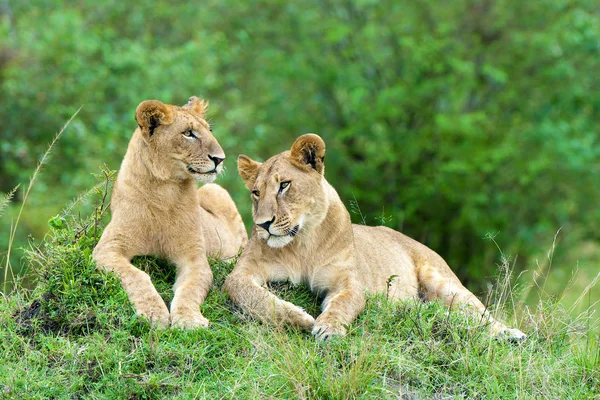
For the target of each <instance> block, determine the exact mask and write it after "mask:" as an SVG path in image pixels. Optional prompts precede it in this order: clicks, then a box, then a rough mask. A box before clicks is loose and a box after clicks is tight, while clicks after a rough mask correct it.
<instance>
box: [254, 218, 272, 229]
mask: <svg viewBox="0 0 600 400" xmlns="http://www.w3.org/2000/svg"><path fill="white" fill-rule="evenodd" d="M273 222H275V217H273V219H271V220H270V221H266V222H261V223H260V224H256V225H258V226H260V227H261V228H263V229H264V230H266V231H267V232H269V227H270V226H271V224H272V223H273Z"/></svg>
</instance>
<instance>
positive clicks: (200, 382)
mask: <svg viewBox="0 0 600 400" xmlns="http://www.w3.org/2000/svg"><path fill="white" fill-rule="evenodd" d="M101 192H102V191H101V190H100V191H99V194H100V197H101V198H103V199H104V197H103V195H102V193H101ZM104 200H105V199H104ZM104 200H103V202H104ZM104 209H105V206H103V205H99V206H98V208H97V211H96V212H95V213H94V215H93V216H90V217H88V218H81V217H79V216H76V217H75V216H71V215H68V214H64V215H62V216H60V217H57V218H53V219H52V220H51V223H50V224H51V226H53V227H54V229H53V230H52V233H51V234H50V235H49V236H48V237H47V238H46V239H45V241H44V242H42V243H41V244H40V245H39V246H36V245H33V244H32V246H31V249H30V250H29V252H28V255H27V257H26V258H25V260H24V262H25V264H26V266H27V268H28V272H29V274H30V275H32V276H34V277H35V280H36V283H37V284H36V286H35V288H34V289H33V290H31V291H28V290H26V289H24V288H22V287H21V286H20V285H19V284H18V282H17V284H16V285H15V287H16V289H15V290H14V291H12V292H11V293H10V294H5V295H4V298H3V301H1V302H0V398H28V399H29V398H31V399H36V398H38V399H47V398H65V399H74V398H77V399H83V398H90V399H93V398H98V399H106V398H110V399H112V398H114V399H154V398H157V399H158V398H166V399H171V398H175V399H193V398H210V399H220V398H225V399H246V398H247V399H257V398H260V399H262V398H274V399H288V398H289V399H296V398H300V399H302V398H319V399H352V398H373V399H375V398H376V399H380V398H384V399H385V398H389V399H396V398H403V399H431V398H437V399H446V398H507V399H513V398H555V399H558V398H570V399H577V398H581V399H589V398H594V397H598V396H600V372H599V371H600V350H599V346H598V342H599V337H598V336H597V334H594V333H593V332H595V331H594V330H593V329H592V325H594V324H595V323H597V319H595V320H594V319H592V318H587V319H586V318H583V317H581V318H573V317H570V316H569V315H568V314H567V313H566V311H564V310H562V309H561V307H560V304H559V303H556V302H552V301H551V300H549V299H544V300H543V301H541V302H540V303H539V306H538V307H536V308H535V309H532V308H525V309H521V310H519V311H520V312H519V313H518V314H512V310H511V308H512V306H511V304H513V303H516V301H515V300H514V296H516V294H515V293H513V292H512V291H510V290H508V289H507V288H509V287H508V286H507V285H505V284H504V283H506V282H501V283H503V285H499V289H497V296H496V298H497V299H499V302H498V303H497V304H496V306H495V308H496V310H495V311H496V312H497V313H498V314H499V315H502V316H503V317H504V318H508V319H507V320H508V321H510V322H511V324H517V325H519V326H520V328H521V329H522V330H524V331H526V332H527V333H528V334H529V338H528V339H527V340H526V341H525V342H523V343H521V344H511V343H506V342H501V341H496V340H494V339H491V338H490V337H489V336H488V335H487V334H486V329H485V327H484V326H482V325H481V324H480V322H479V321H477V320H473V319H470V318H468V317H467V316H465V315H464V314H462V313H460V312H450V313H449V312H447V309H445V308H444V307H442V306H441V305H439V304H437V303H421V302H417V301H412V302H404V303H390V302H388V301H387V300H386V299H385V298H384V297H381V296H372V297H370V298H369V299H368V304H367V307H366V310H365V311H364V313H363V314H361V316H360V317H359V318H358V319H357V321H355V322H354V323H353V324H352V325H351V327H350V330H349V334H348V336H347V337H345V338H340V339H335V340H332V341H330V342H326V343H319V342H315V340H314V339H313V338H312V336H310V335H309V334H308V333H305V332H300V331H295V330H293V329H290V328H286V327H273V326H266V325H263V324H261V323H258V322H256V321H253V320H251V319H249V318H248V317H247V316H245V315H244V314H243V313H242V312H241V311H240V310H239V309H237V308H236V307H235V306H234V305H233V304H232V303H231V302H230V301H229V300H228V298H227V296H226V295H225V294H224V293H222V291H221V290H220V288H221V286H222V284H223V281H224V279H225V277H226V276H227V274H228V273H229V272H230V271H231V269H232V268H233V266H232V265H230V264H227V263H222V262H213V263H212V265H213V270H214V274H215V282H214V287H213V289H212V290H211V292H210V294H209V296H208V298H207V300H206V302H205V303H204V305H203V306H202V311H203V314H204V315H205V316H206V317H207V318H209V319H210V321H211V326H210V327H209V328H208V329H199V330H194V331H181V330H177V329H167V330H155V329H152V328H151V327H150V326H149V324H148V323H147V321H146V320H144V319H143V318H138V317H136V316H135V313H134V310H133V308H132V306H131V305H130V304H129V302H128V300H127V296H126V294H125V293H124V291H123V290H122V288H121V286H120V284H119V281H118V279H117V278H116V277H115V276H113V275H111V274H105V273H102V272H99V271H97V270H96V268H95V266H94V263H93V261H92V258H91V251H92V249H93V246H94V245H95V243H96V240H97V238H98V236H99V234H100V230H101V226H102V225H103V223H105V222H106V220H107V219H108V218H107V216H105V215H103V214H104V213H103V210H104ZM134 263H135V264H136V265H137V266H138V267H139V268H141V269H143V270H145V271H147V272H148V273H149V274H150V275H151V276H152V278H153V281H154V282H155V285H156V287H157V289H158V290H159V292H160V293H161V295H162V296H163V297H164V299H165V300H166V301H167V302H168V301H170V300H171V298H172V292H171V289H170V288H171V285H172V284H173V280H174V273H173V268H172V266H171V265H169V264H168V263H166V262H164V261H161V260H157V259H155V258H152V257H136V258H135V259H134ZM503 279H504V278H503ZM506 279H508V278H506ZM271 289H272V290H274V291H276V292H277V293H278V294H279V295H280V296H281V297H283V298H285V299H287V300H290V301H293V302H294V303H296V304H299V305H300V306H302V307H304V308H306V309H307V310H308V311H309V312H310V313H312V314H313V315H316V314H318V307H319V303H318V299H315V297H314V296H313V295H312V294H310V292H309V291H308V290H307V289H306V288H305V287H296V288H294V287H291V286H289V285H287V284H277V285H272V287H271ZM509 289H510V288H509ZM516 315H519V316H518V317H517V316H516Z"/></svg>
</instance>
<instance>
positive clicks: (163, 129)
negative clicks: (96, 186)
mask: <svg viewBox="0 0 600 400" xmlns="http://www.w3.org/2000/svg"><path fill="white" fill-rule="evenodd" d="M207 106H208V104H207V103H206V102H205V101H203V100H200V99H198V98H197V97H195V96H194V97H191V98H190V100H189V102H188V103H187V104H186V105H184V106H183V107H178V106H173V105H168V104H163V103H161V102H160V101H157V100H147V101H144V102H142V103H140V105H139V106H138V107H137V110H136V112H135V118H136V120H137V123H138V125H139V127H138V128H137V129H136V130H135V132H134V133H133V137H132V138H131V141H130V142H129V146H128V148H127V153H126V154H125V158H124V159H123V163H122V164H121V169H120V171H119V174H118V176H117V180H116V182H115V185H114V187H113V191H112V199H111V211H112V219H111V221H110V223H109V224H108V226H107V227H106V229H105V230H104V233H103V235H102V237H101V238H100V241H99V242H98V245H97V246H96V248H95V249H94V259H95V260H96V262H97V265H98V266H99V267H101V268H103V269H105V270H107V271H114V272H115V273H116V274H117V275H118V276H119V278H120V279H121V282H122V284H123V287H124V288H125V291H126V292H127V295H128V296H129V300H130V301H131V302H132V303H133V305H134V307H135V309H136V311H137V313H138V314H140V315H143V316H145V317H147V318H149V319H150V320H151V321H152V322H153V323H154V324H156V325H158V326H167V325H169V322H170V323H171V325H172V326H174V327H180V328H195V327H205V326H208V320H207V319H206V318H204V317H203V316H202V314H201V313H200V308H199V306H200V304H201V303H202V302H203V301H204V298H205V297H206V294H207V293H208V290H209V288H210V286H211V284H212V277H213V275H212V271H211V269H210V266H209V265H208V261H207V256H209V255H210V256H218V257H221V258H229V257H233V256H235V255H237V254H238V251H239V249H240V247H241V246H243V245H245V244H246V242H247V241H248V236H247V234H246V229H245V228H244V224H243V222H242V219H241V217H240V215H239V213H238V211H237V208H236V206H235V204H234V203H233V200H232V199H231V197H230V196H229V194H228V193H227V191H226V190H225V189H223V188H221V187H220V186H218V185H216V184H212V183H207V184H205V185H204V186H202V187H201V188H200V189H197V187H196V183H195V182H196V181H202V182H212V181H214V180H215V178H216V176H217V174H218V173H219V172H221V170H222V168H223V163H222V161H223V159H224V158H225V154H224V153H223V149H221V146H220V145H219V143H218V142H217V140H216V139H215V138H214V136H213V135H212V133H211V129H210V126H209V124H208V123H207V122H206V120H205V119H204V114H205V112H206V109H207ZM137 254H153V255H157V256H159V257H163V258H166V259H168V260H170V261H172V262H173V263H175V265H176V267H177V278H176V281H175V286H174V287H173V290H174V292H175V294H174V297H173V301H172V302H171V313H170V314H169V310H168V309H167V306H166V305H165V303H164V301H163V300H162V298H161V297H160V295H159V294H158V292H157V291H156V289H155V288H154V286H153V285H152V282H151V281H150V277H149V276H148V275H147V274H146V273H145V272H143V271H140V270H139V269H137V268H135V267H134V266H133V265H132V264H131V262H130V261H131V258H132V257H133V256H135V255H137Z"/></svg>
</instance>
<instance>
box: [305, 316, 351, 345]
mask: <svg viewBox="0 0 600 400" xmlns="http://www.w3.org/2000/svg"><path fill="white" fill-rule="evenodd" d="M312 334H313V336H314V337H315V339H317V340H323V341H325V340H329V339H331V338H334V337H336V336H344V335H345V334H346V328H345V327H344V326H343V325H342V324H340V323H339V322H337V323H329V322H326V321H319V320H317V322H315V326H314V327H313V330H312Z"/></svg>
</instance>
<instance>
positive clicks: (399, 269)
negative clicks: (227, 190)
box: [224, 134, 525, 339]
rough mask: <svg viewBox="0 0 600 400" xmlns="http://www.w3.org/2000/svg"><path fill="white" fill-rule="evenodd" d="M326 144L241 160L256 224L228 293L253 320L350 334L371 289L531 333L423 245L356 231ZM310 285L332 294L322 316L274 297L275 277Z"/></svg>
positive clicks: (390, 234) (501, 330)
mask: <svg viewBox="0 0 600 400" xmlns="http://www.w3.org/2000/svg"><path fill="white" fill-rule="evenodd" d="M324 157H325V143H324V142H323V140H322V139H321V138H320V137H319V136H317V135H314V134H306V135H303V136H300V137H299V138H298V139H297V140H296V141H295V143H294V144H293V146H292V148H291V150H290V151H285V152H283V153H281V154H278V155H276V156H274V157H271V158H270V159H268V160H267V161H265V162H264V163H262V164H261V163H258V162H255V161H253V160H251V159H250V158H248V157H247V156H244V155H242V156H240V157H239V158H238V170H239V173H240V175H241V177H242V179H243V180H244V182H245V183H246V186H247V187H248V189H249V190H250V191H252V198H253V218H254V222H255V225H254V228H253V232H252V237H251V239H250V242H249V243H248V245H247V247H246V248H245V249H244V251H243V253H242V255H241V257H240V260H239V261H238V263H237V265H236V267H235V268H234V270H233V272H232V273H231V274H230V275H229V277H227V280H226V281H225V286H224V288H225V291H226V292H227V293H228V294H229V295H230V296H231V298H232V299H233V300H234V302H236V303H237V304H239V305H240V306H241V307H242V308H243V309H244V310H245V311H246V312H247V313H248V314H250V315H252V316H254V317H257V318H259V319H261V320H263V321H265V322H270V323H275V324H277V323H282V322H283V323H289V324H291V325H294V326H297V327H300V328H304V329H307V330H312V333H313V335H315V336H316V337H317V338H318V339H326V338H328V337H331V336H335V335H344V334H345V333H346V328H345V326H347V325H348V324H350V323H351V322H352V321H353V320H354V319H355V318H356V316H357V315H358V314H359V313H360V312H361V311H362V310H363V308H364V305H365V292H371V293H386V294H388V296H389V297H390V298H392V299H407V298H417V297H418V296H419V295H422V296H424V297H425V298H426V299H441V300H442V301H443V302H444V303H445V304H447V305H448V306H451V307H455V306H457V305H460V304H463V305H467V306H468V307H466V308H467V309H470V310H472V311H474V312H476V313H477V314H479V315H481V316H482V317H483V318H485V320H486V321H488V322H489V327H490V331H491V333H492V334H494V335H496V334H506V335H508V336H509V337H512V338H515V339H522V338H524V337H525V335H524V334H523V333H522V332H521V331H519V330H517V329H510V328H508V327H506V326H505V325H504V324H502V323H501V322H499V321H497V320H495V319H494V318H493V317H492V316H491V315H490V314H489V313H488V311H487V310H486V309H485V307H484V305H483V304H482V303H481V301H479V299H477V297H475V296H474V295H473V294H472V293H471V292H470V291H468V290H467V289H466V288H465V287H464V286H463V285H462V284H461V282H460V281H459V279H458V278H457V277H456V275H455V274H454V273H453V272H452V271H451V270H450V268H449V267H448V265H447V264H446V262H445V261H444V260H443V259H442V258H441V257H440V256H439V255H438V254H436V253H435V252H434V251H433V250H431V249H429V248H427V247H426V246H425V245H423V244H421V243H419V242H417V241H415V240H413V239H411V238H409V237H407V236H405V235H403V234H402V233H400V232H397V231H394V230H392V229H389V228H386V227H369V226H364V225H353V224H352V223H351V221H350V215H349V213H348V211H347V209H346V207H345V206H344V204H343V203H342V201H341V200H340V198H339V196H338V194H337V192H336V191H335V189H334V188H333V187H332V186H331V185H330V184H329V183H328V182H327V180H326V179H325V177H324V163H323V161H324ZM287 280H289V281H291V282H292V283H295V284H297V283H301V282H305V283H308V285H309V286H310V287H311V289H312V290H313V291H314V292H318V293H323V294H325V297H324V300H323V304H322V313H321V314H320V315H319V316H318V318H317V319H316V320H315V319H314V318H313V317H312V316H311V315H309V314H308V313H306V312H305V311H304V310H302V309H301V308H300V307H297V306H296V305H294V304H292V303H289V302H286V301H283V300H281V299H279V298H278V297H276V296H275V295H274V294H273V293H271V292H269V290H268V289H267V288H266V287H265V284H266V283H267V282H270V281H287Z"/></svg>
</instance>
